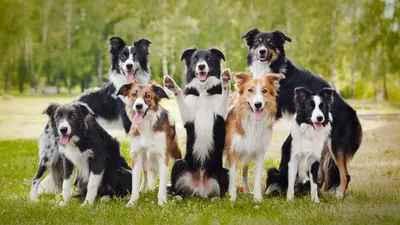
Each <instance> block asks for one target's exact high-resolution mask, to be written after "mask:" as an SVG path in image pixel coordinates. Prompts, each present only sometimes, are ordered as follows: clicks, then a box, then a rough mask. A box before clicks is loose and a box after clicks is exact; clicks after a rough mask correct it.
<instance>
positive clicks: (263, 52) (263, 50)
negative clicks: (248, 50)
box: [258, 49, 267, 55]
mask: <svg viewBox="0 0 400 225" xmlns="http://www.w3.org/2000/svg"><path fill="white" fill-rule="evenodd" d="M258 52H259V53H260V55H264V54H265V53H267V50H265V49H261V50H260V51H258Z"/></svg>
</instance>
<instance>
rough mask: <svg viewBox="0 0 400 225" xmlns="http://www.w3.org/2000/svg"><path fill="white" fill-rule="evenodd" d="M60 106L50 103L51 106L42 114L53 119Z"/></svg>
mask: <svg viewBox="0 0 400 225" xmlns="http://www.w3.org/2000/svg"><path fill="white" fill-rule="evenodd" d="M59 106H60V104H58V103H50V104H49V106H47V107H46V108H45V109H44V110H43V112H42V114H47V115H48V116H49V117H52V116H53V114H54V112H55V111H56V109H57V108H58V107H59Z"/></svg>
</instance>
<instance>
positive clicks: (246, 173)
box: [242, 163, 250, 194]
mask: <svg viewBox="0 0 400 225" xmlns="http://www.w3.org/2000/svg"><path fill="white" fill-rule="evenodd" d="M242 176H243V192H244V193H246V194H247V193H249V190H250V188H249V164H246V163H245V164H244V165H243V173H242Z"/></svg>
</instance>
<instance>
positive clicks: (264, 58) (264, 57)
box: [257, 56, 268, 62]
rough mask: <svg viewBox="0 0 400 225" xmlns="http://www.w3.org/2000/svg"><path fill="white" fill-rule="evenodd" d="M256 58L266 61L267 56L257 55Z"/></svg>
mask: <svg viewBox="0 0 400 225" xmlns="http://www.w3.org/2000/svg"><path fill="white" fill-rule="evenodd" d="M257 59H258V60H259V61H261V62H265V61H268V58H267V57H266V56H258V57H257Z"/></svg>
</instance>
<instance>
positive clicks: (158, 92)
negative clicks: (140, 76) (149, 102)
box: [151, 84, 169, 99]
mask: <svg viewBox="0 0 400 225" xmlns="http://www.w3.org/2000/svg"><path fill="white" fill-rule="evenodd" d="M151 88H152V89H153V91H154V93H156V96H157V97H158V98H160V99H161V98H166V99H169V97H168V95H167V93H166V92H165V90H164V88H162V87H161V86H159V85H158V84H152V85H151Z"/></svg>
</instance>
